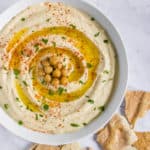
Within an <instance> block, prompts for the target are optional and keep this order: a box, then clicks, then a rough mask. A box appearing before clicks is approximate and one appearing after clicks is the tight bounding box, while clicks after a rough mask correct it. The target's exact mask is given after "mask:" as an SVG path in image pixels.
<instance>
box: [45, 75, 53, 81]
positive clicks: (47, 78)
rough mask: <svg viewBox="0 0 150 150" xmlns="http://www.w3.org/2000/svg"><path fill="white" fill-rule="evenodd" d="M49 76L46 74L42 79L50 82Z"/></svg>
mask: <svg viewBox="0 0 150 150" xmlns="http://www.w3.org/2000/svg"><path fill="white" fill-rule="evenodd" d="M51 79H52V78H51V76H50V75H49V74H47V75H46V76H45V77H44V80H45V81H46V82H50V81H51Z"/></svg>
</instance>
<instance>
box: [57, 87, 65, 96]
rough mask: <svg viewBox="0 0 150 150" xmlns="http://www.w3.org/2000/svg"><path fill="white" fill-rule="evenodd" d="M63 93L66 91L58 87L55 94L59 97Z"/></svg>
mask: <svg viewBox="0 0 150 150" xmlns="http://www.w3.org/2000/svg"><path fill="white" fill-rule="evenodd" d="M64 91H66V89H64V88H62V87H59V88H58V90H57V92H58V94H59V95H61V94H62V93H63V92H64Z"/></svg>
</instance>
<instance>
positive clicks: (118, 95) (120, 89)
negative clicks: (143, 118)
mask: <svg viewBox="0 0 150 150" xmlns="http://www.w3.org/2000/svg"><path fill="white" fill-rule="evenodd" d="M47 1H49V2H63V3H65V4H69V5H71V6H73V7H75V8H78V9H81V10H82V11H85V12H87V13H88V14H89V15H91V16H94V18H95V19H96V20H97V21H98V22H99V23H100V24H101V25H102V26H103V28H104V29H105V30H106V32H107V33H108V35H109V37H110V38H111V40H112V42H113V44H114V46H115V49H116V51H117V54H118V63H119V76H118V82H117V87H116V89H115V92H113V95H112V97H111V101H110V102H109V104H108V106H107V107H106V109H105V111H104V112H103V113H102V114H101V115H100V117H97V118H96V119H95V120H93V121H92V122H91V123H90V124H88V125H87V126H85V127H84V128H81V129H80V130H77V131H75V132H71V133H64V134H45V133H40V132H35V131H32V130H30V129H27V128H25V127H23V126H19V125H18V124H17V123H16V122H15V121H14V120H13V119H11V118H10V117H9V116H8V115H7V113H5V111H4V110H3V109H2V108H0V123H1V124H2V125H3V126H4V127H5V128H6V129H8V130H9V131H11V132H12V133H14V134H15V135H17V136H19V137H22V138H24V139H26V140H28V141H31V142H35V143H40V144H51V145H61V144H67V143H71V142H74V141H76V140H79V139H81V138H83V137H86V136H89V135H91V134H93V133H95V132H96V131H98V130H99V129H100V128H102V127H103V126H104V125H105V124H106V123H107V122H108V121H109V120H110V119H111V117H112V116H113V114H114V113H115V112H116V111H117V109H118V108H119V106H120V104H121V102H122V99H123V95H124V92H125V89H126V86H127V79H128V64H127V56H126V53H125V47H124V45H123V42H122V39H121V37H120V34H119V32H118V31H117V29H116V28H115V27H114V25H113V24H112V23H111V22H110V21H109V19H108V18H107V17H106V16H105V15H104V14H103V13H102V12H101V11H100V10H99V9H98V8H97V7H96V6H94V5H93V4H91V3H89V2H87V1H86V2H85V1H83V0H78V1H76V0H47ZM39 2H44V0H21V1H19V2H17V3H15V4H13V5H12V6H11V7H9V8H8V9H7V10H5V11H4V12H3V13H2V14H0V18H3V19H0V29H2V27H3V26H4V25H5V24H6V23H7V22H8V21H9V20H10V19H11V18H12V17H13V16H15V15H16V14H17V13H19V12H20V11H21V10H23V9H25V8H26V7H27V6H30V5H32V4H35V3H39ZM120 50H121V51H120Z"/></svg>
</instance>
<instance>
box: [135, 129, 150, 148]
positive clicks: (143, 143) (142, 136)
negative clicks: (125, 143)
mask: <svg viewBox="0 0 150 150" xmlns="http://www.w3.org/2000/svg"><path fill="white" fill-rule="evenodd" d="M136 135H137V137H138V140H137V141H136V142H135V143H134V146H135V147H136V148H137V149H138V150H150V132H136Z"/></svg>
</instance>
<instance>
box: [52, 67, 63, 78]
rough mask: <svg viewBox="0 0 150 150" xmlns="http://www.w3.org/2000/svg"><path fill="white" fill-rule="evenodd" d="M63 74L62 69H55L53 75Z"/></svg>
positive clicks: (57, 76)
mask: <svg viewBox="0 0 150 150" xmlns="http://www.w3.org/2000/svg"><path fill="white" fill-rule="evenodd" d="M60 76H61V71H60V70H59V69H55V70H54V71H53V77H56V78H59V77H60Z"/></svg>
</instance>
